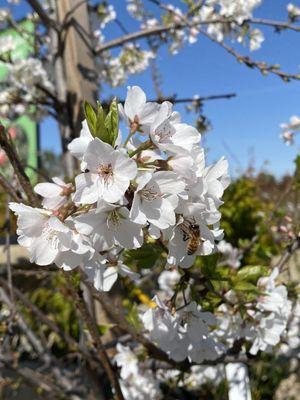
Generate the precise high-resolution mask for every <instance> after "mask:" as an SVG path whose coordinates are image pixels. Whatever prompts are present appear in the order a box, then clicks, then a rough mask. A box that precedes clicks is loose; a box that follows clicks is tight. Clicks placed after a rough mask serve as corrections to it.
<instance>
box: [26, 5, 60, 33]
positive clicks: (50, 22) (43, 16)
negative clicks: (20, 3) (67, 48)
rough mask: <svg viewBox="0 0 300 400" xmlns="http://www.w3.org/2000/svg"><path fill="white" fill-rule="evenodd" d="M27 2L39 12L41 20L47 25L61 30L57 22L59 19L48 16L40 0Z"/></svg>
mask: <svg viewBox="0 0 300 400" xmlns="http://www.w3.org/2000/svg"><path fill="white" fill-rule="evenodd" d="M26 1H27V3H29V5H30V6H31V8H32V9H33V10H34V11H35V12H36V13H37V14H38V16H39V17H40V20H41V21H42V22H43V23H44V24H45V25H46V27H48V28H49V27H50V28H53V29H54V30H56V31H57V32H59V30H60V27H59V25H58V23H57V21H54V20H53V19H52V18H50V17H49V16H48V14H47V13H46V11H45V10H44V9H43V7H42V6H41V4H40V3H39V1H38V0H26Z"/></svg>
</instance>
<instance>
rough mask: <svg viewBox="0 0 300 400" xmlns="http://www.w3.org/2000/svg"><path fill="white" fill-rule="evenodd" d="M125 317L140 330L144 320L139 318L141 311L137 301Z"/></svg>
mask: <svg viewBox="0 0 300 400" xmlns="http://www.w3.org/2000/svg"><path fill="white" fill-rule="evenodd" d="M125 318H126V320H127V321H128V322H129V323H130V324H131V325H133V326H134V327H135V329H137V330H140V329H141V328H142V322H141V320H140V318H139V311H138V307H137V304H136V303H133V304H132V307H131V308H130V310H129V312H128V314H127V315H126V317H125Z"/></svg>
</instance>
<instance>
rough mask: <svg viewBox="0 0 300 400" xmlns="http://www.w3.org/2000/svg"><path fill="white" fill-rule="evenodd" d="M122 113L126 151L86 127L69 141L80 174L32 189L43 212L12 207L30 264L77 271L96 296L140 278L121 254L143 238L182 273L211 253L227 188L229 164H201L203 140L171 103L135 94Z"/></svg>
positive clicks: (118, 140)
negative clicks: (127, 278) (154, 244)
mask: <svg viewBox="0 0 300 400" xmlns="http://www.w3.org/2000/svg"><path fill="white" fill-rule="evenodd" d="M115 113H117V111H115ZM119 113H120V116H121V117H122V118H123V120H124V122H125V124H126V125H127V126H128V130H129V134H128V137H127V139H126V140H125V142H124V143H123V144H122V143H121V138H122V135H121V132H120V130H118V128H117V127H115V128H114V129H115V137H114V139H112V140H109V139H108V138H107V137H106V138H104V137H102V139H103V140H102V139H101V138H99V137H95V136H94V135H93V134H92V132H91V123H90V121H89V119H88V120H87V121H86V120H85V121H84V122H83V128H82V131H81V134H80V137H79V138H77V139H74V140H73V142H71V143H70V145H69V150H70V152H71V154H73V155H74V156H75V157H76V158H77V159H78V160H79V161H80V165H81V171H82V172H81V173H80V174H79V175H77V176H76V177H75V185H73V184H72V183H64V182H63V181H62V180H61V179H59V178H54V179H53V183H39V184H38V185H37V186H36V187H35V192H36V193H37V194H39V195H40V196H42V197H43V202H42V205H43V208H32V207H30V206H27V205H24V204H16V203H12V204H11V205H10V207H11V209H12V210H13V211H14V212H15V213H16V215H18V235H19V243H20V244H21V245H23V246H25V247H27V248H28V250H29V253H30V259H31V261H32V262H35V263H36V264H39V265H49V264H51V263H55V264H56V265H57V266H58V267H60V268H63V269H65V270H71V269H73V268H75V267H78V266H82V267H83V268H84V269H85V271H86V272H87V274H88V276H89V277H90V278H91V279H93V281H94V284H95V286H96V287H97V288H98V289H99V290H109V289H110V288H111V286H112V285H113V283H114V282H115V281H116V279H117V276H118V274H121V275H126V276H127V275H129V276H131V277H132V278H135V277H136V274H135V273H133V271H130V270H129V268H128V267H126V265H124V264H123V262H122V252H123V250H124V249H137V248H139V247H141V246H142V245H143V243H145V242H146V241H147V238H148V237H150V238H153V239H154V240H159V241H160V242H161V244H162V246H164V247H165V248H166V249H167V251H168V257H167V265H168V266H169V267H178V266H181V267H183V268H188V267H190V266H191V265H192V264H193V262H194V260H195V257H196V256H197V255H209V254H212V253H213V252H215V251H216V250H217V246H216V242H217V241H218V240H220V239H221V238H222V235H223V231H222V230H221V229H220V228H219V221H220V218H221V213H220V211H219V207H220V205H221V204H222V201H221V197H222V195H223V192H224V189H225V188H226V187H227V186H228V184H229V176H228V164H227V161H226V160H224V159H221V160H220V161H218V162H217V163H216V164H214V165H211V166H206V165H205V158H204V150H203V148H201V146H200V139H201V138H200V134H199V132H198V131H197V130H196V129H195V128H193V127H192V126H190V125H187V124H185V123H182V122H181V120H180V115H179V114H178V113H177V112H174V111H173V107H172V104H171V103H170V102H167V101H165V102H163V103H162V104H157V103H149V102H147V101H146V96H145V93H144V92H143V91H142V90H141V89H140V88H139V87H137V86H134V87H130V88H128V92H127V97H126V101H125V104H124V106H122V105H119ZM115 116H116V115H114V117H115ZM110 117H112V118H113V115H112V114H111V113H110V114H109V115H108V116H107V118H110ZM106 133H109V132H106ZM109 141H110V143H108V142H109ZM29 221H30V223H29Z"/></svg>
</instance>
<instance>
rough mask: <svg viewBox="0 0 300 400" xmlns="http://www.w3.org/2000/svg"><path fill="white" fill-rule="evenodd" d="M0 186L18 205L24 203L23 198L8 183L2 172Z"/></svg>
mask: <svg viewBox="0 0 300 400" xmlns="http://www.w3.org/2000/svg"><path fill="white" fill-rule="evenodd" d="M0 186H2V188H3V189H4V191H5V192H7V193H8V194H9V195H10V197H11V198H12V200H14V201H16V202H17V203H20V202H21V201H22V198H21V197H20V196H19V194H18V193H17V191H16V190H15V189H14V187H13V186H12V185H11V184H10V183H9V182H8V180H7V179H6V178H5V176H4V175H2V174H1V172H0Z"/></svg>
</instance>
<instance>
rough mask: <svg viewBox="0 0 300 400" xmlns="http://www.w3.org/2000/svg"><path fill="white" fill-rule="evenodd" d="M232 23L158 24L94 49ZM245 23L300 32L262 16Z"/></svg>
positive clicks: (297, 28) (285, 23)
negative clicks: (169, 33)
mask: <svg viewBox="0 0 300 400" xmlns="http://www.w3.org/2000/svg"><path fill="white" fill-rule="evenodd" d="M230 23H235V24H237V23H236V21H235V20H234V19H229V18H227V19H226V18H214V19H211V20H206V21H197V22H190V21H188V22H182V23H178V24H174V25H169V26H164V25H158V26H155V27H153V28H146V29H142V30H140V31H137V32H131V33H129V34H127V35H123V36H121V37H118V38H116V39H112V40H110V41H108V42H106V43H103V44H101V45H99V46H98V47H96V49H95V50H94V53H95V54H100V53H102V52H103V51H106V50H110V49H113V48H116V47H120V46H123V45H124V44H126V43H128V42H132V41H135V40H141V39H145V38H147V37H150V36H160V35H162V34H164V33H168V32H172V31H176V30H181V29H185V28H187V27H189V28H193V27H200V26H204V25H210V24H230ZM245 23H253V24H256V25H266V26H272V27H274V28H281V29H290V30H293V31H295V32H300V26H297V25H291V24H289V23H287V22H282V21H272V20H270V21H269V20H266V19H260V18H251V19H248V20H246V21H244V24H245ZM237 25H238V24H237Z"/></svg>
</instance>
